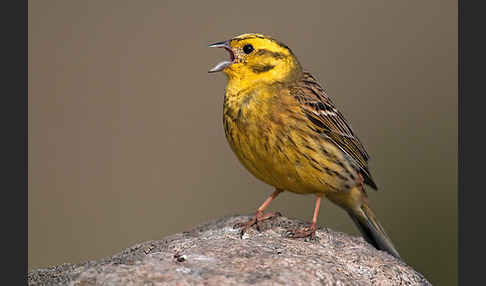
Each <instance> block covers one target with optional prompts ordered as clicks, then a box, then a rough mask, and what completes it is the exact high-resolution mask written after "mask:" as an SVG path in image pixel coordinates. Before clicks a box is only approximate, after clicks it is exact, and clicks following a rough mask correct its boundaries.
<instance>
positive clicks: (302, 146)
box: [209, 34, 400, 258]
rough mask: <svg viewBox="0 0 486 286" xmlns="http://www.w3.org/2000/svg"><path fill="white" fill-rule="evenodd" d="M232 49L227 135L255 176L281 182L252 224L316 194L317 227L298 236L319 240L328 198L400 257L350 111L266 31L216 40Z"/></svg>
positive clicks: (227, 64) (220, 67)
mask: <svg viewBox="0 0 486 286" xmlns="http://www.w3.org/2000/svg"><path fill="white" fill-rule="evenodd" d="M210 47H216V48H224V49H225V50H227V51H228V52H229V54H230V59H229V61H223V62H220V63H218V64H217V65H216V66H215V67H214V68H212V69H211V70H210V71H209V72H211V73H212V72H219V71H223V72H224V73H225V74H226V76H227V78H228V83H227V86H226V93H225V96H224V109H223V125H224V131H225V134H226V139H227V140H228V142H229V145H230V146H231V149H232V150H233V152H234V153H235V154H236V156H237V157H238V159H239V161H240V162H241V163H242V164H243V165H244V166H245V167H246V168H247V169H248V171H250V173H252V174H253V175H254V176H255V177H257V178H258V179H260V180H262V181H263V182H265V183H267V184H269V185H271V186H273V187H275V191H274V192H273V194H272V195H271V196H270V197H268V198H267V199H266V201H265V202H264V203H263V204H262V205H261V206H260V207H259V208H258V210H257V212H256V215H255V217H254V218H253V219H252V220H251V221H249V222H246V223H241V224H238V227H242V232H241V233H242V234H243V232H244V231H246V230H247V229H248V228H249V227H252V226H253V225H255V224H256V225H257V227H258V223H259V222H260V221H262V220H265V219H269V218H272V217H274V216H275V213H267V214H264V210H265V209H266V207H267V206H268V205H269V204H270V202H271V201H272V200H273V199H275V197H277V196H278V195H279V194H280V193H281V192H283V191H290V192H294V193H297V194H315V195H316V196H317V201H316V205H315V210H314V216H313V219H312V224H311V225H310V227H308V228H304V229H299V230H296V231H294V232H293V233H291V235H290V236H291V237H293V238H298V237H307V236H311V237H314V235H315V230H316V221H317V216H318V213H319V206H320V203H321V198H322V197H323V196H325V197H326V198H328V199H329V200H330V201H332V202H334V203H335V204H337V205H338V206H340V207H342V208H343V209H344V210H346V211H347V213H348V214H349V215H350V216H351V218H352V219H353V221H354V222H355V224H356V225H357V226H358V228H359V230H360V231H361V233H362V234H363V236H364V238H365V239H366V240H367V241H368V242H369V243H371V244H372V245H373V246H374V247H376V248H377V249H379V250H384V251H386V252H388V253H390V254H391V255H393V256H395V257H397V258H399V257H400V256H399V254H398V252H397V250H396V249H395V247H394V246H393V244H392V242H391V240H390V239H389V238H388V236H387V234H386V233H385V230H384V229H383V227H382V226H381V225H380V223H379V222H378V220H377V218H376V216H375V215H374V213H373V211H372V210H371V208H370V206H369V203H368V198H367V195H366V192H365V189H364V184H367V185H369V186H371V187H372V188H374V189H377V187H376V184H375V183H374V181H373V178H372V177H371V174H370V172H369V170H368V159H369V155H368V153H367V152H366V150H365V148H364V146H363V144H362V143H361V142H360V141H359V139H358V137H357V136H356V135H355V133H354V132H353V130H352V129H351V126H350V125H349V123H348V122H347V121H346V119H345V118H344V116H343V115H342V113H341V112H340V111H339V110H338V109H337V108H336V106H335V105H334V104H333V102H332V101H331V99H330V98H329V96H328V95H327V94H326V93H325V91H324V90H323V89H322V87H321V86H320V85H319V83H318V82H317V80H316V79H315V78H314V77H313V76H312V75H311V74H310V73H308V72H305V71H303V69H302V67H301V65H300V63H299V61H298V60H297V58H296V57H295V55H294V54H293V53H292V51H291V50H290V49H289V47H287V46H286V45H284V44H282V43H281V42H279V41H277V40H275V39H273V38H271V37H268V36H264V35H261V34H243V35H240V36H237V37H234V38H232V39H230V40H227V41H224V42H219V43H215V44H212V45H210Z"/></svg>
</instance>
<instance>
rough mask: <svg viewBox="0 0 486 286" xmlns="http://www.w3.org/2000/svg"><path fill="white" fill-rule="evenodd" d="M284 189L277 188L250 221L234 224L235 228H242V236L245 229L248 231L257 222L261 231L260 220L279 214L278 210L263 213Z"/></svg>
mask: <svg viewBox="0 0 486 286" xmlns="http://www.w3.org/2000/svg"><path fill="white" fill-rule="evenodd" d="M282 191H283V190H280V189H275V191H274V192H273V193H272V195H270V196H269V197H268V198H267V199H266V200H265V202H263V204H262V205H261V206H260V207H259V208H258V209H257V211H256V214H255V216H254V217H253V218H252V219H251V220H250V221H249V222H240V223H237V224H235V225H234V228H241V232H240V235H241V236H242V235H243V234H244V233H245V231H247V230H248V229H249V228H250V227H252V226H253V225H255V224H256V226H257V230H258V231H260V230H261V227H260V222H261V221H264V220H267V219H271V218H274V217H276V216H279V215H280V213H278V212H270V213H267V214H263V212H264V211H265V209H266V208H267V207H268V205H270V203H271V202H272V201H273V200H274V199H275V198H276V197H277V196H278V195H279V194H280V193H281V192H282Z"/></svg>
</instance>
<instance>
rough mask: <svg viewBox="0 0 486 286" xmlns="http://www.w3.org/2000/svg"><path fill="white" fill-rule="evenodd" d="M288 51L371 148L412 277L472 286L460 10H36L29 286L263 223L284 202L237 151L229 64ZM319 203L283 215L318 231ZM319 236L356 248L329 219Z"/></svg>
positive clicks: (304, 199) (152, 4) (87, 6)
mask: <svg viewBox="0 0 486 286" xmlns="http://www.w3.org/2000/svg"><path fill="white" fill-rule="evenodd" d="M245 32H258V33H264V34H268V35H271V36H273V37H275V38H277V39H279V40H280V41H282V42H284V43H286V44H287V45H288V46H289V47H291V49H292V50H293V52H294V53H295V54H296V55H297V57H298V58H299V60H300V62H301V64H302V65H303V66H304V67H305V69H307V70H308V71H311V72H312V73H313V74H314V75H315V76H316V78H318V79H319V81H320V82H321V83H322V84H323V85H324V86H325V87H326V88H327V90H328V93H329V95H330V96H331V97H332V98H333V100H334V102H335V103H336V104H337V106H338V107H339V108H340V109H341V110H342V111H343V113H344V115H345V116H346V117H347V118H348V120H349V121H350V122H351V125H352V126H353V128H354V130H355V131H356V133H357V135H358V136H359V137H360V139H361V140H362V141H363V143H364V145H365V146H366V147H367V150H368V152H369V153H370V155H371V157H372V160H371V162H370V168H371V171H372V174H373V176H374V178H375V180H376V182H377V184H378V186H379V191H378V192H373V191H371V190H370V191H369V196H370V199H371V202H372V206H373V208H374V209H375V211H376V213H377V215H378V217H379V218H380V220H381V221H382V223H383V225H384V227H385V228H386V230H387V231H388V233H389V235H390V236H391V238H392V240H393V241H394V243H395V245H396V246H397V248H398V250H399V252H400V253H401V255H402V256H403V258H404V259H405V261H406V262H407V263H408V264H410V265H411V266H413V267H414V268H415V269H416V270H418V271H419V272H421V273H422V274H424V275H425V276H426V277H427V278H428V279H429V280H430V281H431V282H432V283H433V284H435V285H456V279H457V203H456V197H457V139H458V138H457V93H458V85H457V69H458V58H457V52H458V50H457V37H458V35H457V1H439V0H431V1H417V0H414V1H385V0H382V1H359V0H354V1H309V2H305V3H304V2H300V1H292V2H290V1H289V2H285V3H284V2H270V1H240V2H231V3H229V2H228V1H211V2H206V1H199V2H196V1H194V2H191V3H189V2H182V1H172V2H170V1H160V0H154V1H149V0H147V1H121V0H103V1H99V0H96V1H95V0H89V1H55V0H45V1H30V2H29V149H28V152H29V161H28V163H29V169H28V171H29V209H28V210H29V213H28V217H29V228H28V231H29V238H28V242H29V249H28V267H29V270H32V269H35V268H44V267H49V266H53V265H57V264H61V263H78V262H83V261H87V260H92V259H100V258H102V257H105V256H109V255H113V254H115V253H117V252H119V251H121V250H122V249H124V248H126V247H129V246H131V245H133V244H135V243H138V242H142V241H147V240H157V239H161V238H163V237H164V236H166V235H170V234H173V233H176V232H181V231H184V230H189V229H191V228H192V227H195V226H197V225H198V224H201V223H203V222H207V221H208V220H211V219H215V218H219V217H222V216H225V215H232V214H248V213H253V212H254V211H255V210H256V208H257V207H258V205H259V204H261V203H262V202H263V200H264V199H265V198H266V196H268V195H269V194H270V193H271V192H272V189H271V187H270V186H267V185H265V184H264V183H261V182H260V181H258V180H257V179H255V178H254V177H252V176H251V175H250V174H249V173H248V172H247V171H246V170H245V169H244V168H243V166H241V165H240V163H239V162H238V161H237V159H236V157H235V156H234V155H233V154H232V152H231V150H230V148H229V146H228V145H227V143H226V139H225V138H224V133H223V128H222V102H223V94H224V88H225V84H226V78H225V76H224V75H223V74H208V73H207V70H208V69H210V68H211V67H212V66H213V65H214V64H216V63H217V62H218V61H220V60H222V59H226V58H227V57H228V55H227V53H226V52H224V51H223V50H219V49H209V48H207V45H208V44H209V43H213V42H217V41H222V40H227V39H229V38H231V37H233V36H236V35H238V34H241V33H245ZM314 200H315V197H313V196H299V195H295V194H291V193H285V194H284V195H282V196H280V197H279V198H278V199H277V200H276V201H275V202H274V203H272V205H271V207H270V210H278V211H280V212H282V213H283V214H284V215H286V216H288V217H294V218H299V219H303V220H307V221H310V220H311V218H312V212H313V207H314ZM318 223H319V225H321V226H328V227H330V228H332V229H334V230H338V231H342V232H347V233H350V234H353V235H358V231H357V230H356V228H355V226H354V225H353V224H352V222H351V220H350V219H349V217H348V216H347V214H346V213H345V212H344V211H342V210H341V209H339V208H338V207H336V206H334V205H332V204H331V203H329V202H328V203H325V204H324V205H323V206H322V207H321V211H320V216H319V220H318Z"/></svg>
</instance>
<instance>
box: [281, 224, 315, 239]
mask: <svg viewBox="0 0 486 286" xmlns="http://www.w3.org/2000/svg"><path fill="white" fill-rule="evenodd" d="M287 233H288V235H287V237H288V238H305V237H309V238H310V239H314V238H315V236H316V226H315V225H311V226H310V227H306V228H303V229H297V230H290V231H288V232H287Z"/></svg>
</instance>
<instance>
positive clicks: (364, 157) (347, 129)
mask: <svg viewBox="0 0 486 286" xmlns="http://www.w3.org/2000/svg"><path fill="white" fill-rule="evenodd" d="M291 93H292V95H293V96H294V98H295V99H297V101H298V102H299V103H300V105H301V107H302V110H303V112H304V114H305V115H306V116H307V118H308V119H309V120H310V122H311V126H312V127H313V129H314V130H315V131H316V132H318V133H320V134H323V135H326V136H327V137H328V138H330V139H331V140H332V141H333V142H334V143H335V144H336V145H337V146H338V147H339V148H340V149H341V150H342V151H343V152H344V153H345V154H347V155H348V156H349V157H350V158H351V160H354V162H355V163H356V165H358V166H359V168H360V170H361V175H362V176H363V180H364V182H365V183H366V184H368V185H370V186H371V187H372V188H374V189H377V186H376V184H375V182H374V181H373V178H372V177H371V174H370V172H369V170H368V160H369V158H370V156H369V155H368V153H367V152H366V150H365V148H364V146H363V144H362V143H361V142H360V141H359V139H358V137H356V135H354V133H353V130H352V129H351V126H350V125H349V124H348V122H347V121H346V119H345V118H344V116H343V115H342V113H341V112H340V111H339V110H338V109H337V108H336V107H335V106H334V104H333V102H332V101H331V99H330V98H329V97H328V96H327V94H326V92H325V91H324V90H323V89H322V87H321V86H320V85H319V83H318V82H317V81H316V79H315V78H314V77H313V76H312V75H311V74H310V73H307V72H306V73H304V76H303V78H302V79H301V80H300V82H299V84H298V85H297V86H296V87H295V88H293V89H292V92H291Z"/></svg>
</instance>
